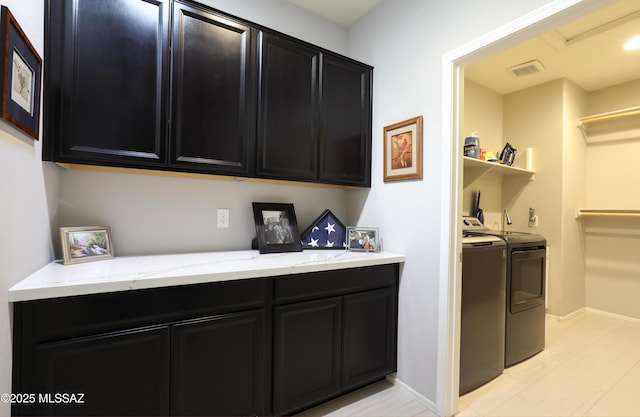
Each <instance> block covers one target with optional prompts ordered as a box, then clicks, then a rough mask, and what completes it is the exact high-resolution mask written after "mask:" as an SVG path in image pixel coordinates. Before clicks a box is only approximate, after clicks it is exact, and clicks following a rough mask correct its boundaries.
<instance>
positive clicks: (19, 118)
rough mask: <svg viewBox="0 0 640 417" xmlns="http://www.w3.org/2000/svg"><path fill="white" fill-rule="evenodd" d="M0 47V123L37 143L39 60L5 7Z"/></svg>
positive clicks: (40, 61) (0, 33)
mask: <svg viewBox="0 0 640 417" xmlns="http://www.w3.org/2000/svg"><path fill="white" fill-rule="evenodd" d="M0 45H2V53H1V54H0V55H1V57H0V64H1V65H0V68H2V77H0V91H2V103H0V105H1V107H2V119H4V120H5V121H7V122H9V123H10V124H12V125H13V126H15V127H16V128H18V129H20V130H22V131H23V132H25V133H27V134H28V135H29V136H31V137H33V138H34V139H36V140H37V139H38V138H39V136H40V132H39V130H40V85H41V80H42V58H40V55H38V53H37V52H36V50H35V48H34V47H33V45H32V44H31V42H29V39H28V38H27V36H26V35H25V34H24V32H23V31H22V28H21V27H20V25H19V24H18V22H17V21H16V19H15V17H13V15H12V14H11V12H10V11H9V9H8V8H7V7H5V6H2V9H1V15H0Z"/></svg>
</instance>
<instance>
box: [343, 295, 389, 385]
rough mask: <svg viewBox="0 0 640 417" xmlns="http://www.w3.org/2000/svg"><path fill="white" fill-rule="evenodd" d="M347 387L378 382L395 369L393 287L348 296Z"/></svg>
mask: <svg viewBox="0 0 640 417" xmlns="http://www.w3.org/2000/svg"><path fill="white" fill-rule="evenodd" d="M342 306H343V307H342V308H343V314H344V328H343V335H344V350H343V364H342V386H343V388H350V387H358V386H362V385H363V384H365V383H368V382H371V381H375V380H376V379H379V378H380V375H386V374H388V373H389V372H390V371H391V370H393V369H395V364H396V355H395V352H396V350H395V341H396V339H395V334H396V321H397V319H396V301H395V295H394V290H393V288H383V289H380V290H375V291H367V292H364V293H360V294H353V295H348V296H345V297H344V301H343V303H342Z"/></svg>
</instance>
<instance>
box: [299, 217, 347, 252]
mask: <svg viewBox="0 0 640 417" xmlns="http://www.w3.org/2000/svg"><path fill="white" fill-rule="evenodd" d="M301 239H302V247H303V248H304V249H344V248H345V247H346V241H347V231H346V229H345V227H344V225H343V224H342V222H340V220H338V218H337V217H336V216H334V215H333V213H331V211H330V210H325V212H324V213H322V215H321V216H320V217H318V218H317V219H316V221H315V222H313V223H312V224H311V226H309V227H308V228H307V229H306V230H305V231H304V232H303V233H302V235H301Z"/></svg>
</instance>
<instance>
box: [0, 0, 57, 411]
mask: <svg viewBox="0 0 640 417" xmlns="http://www.w3.org/2000/svg"><path fill="white" fill-rule="evenodd" d="M2 5H3V6H7V7H8V8H9V10H11V12H12V14H13V15H14V16H15V18H16V20H17V21H18V23H19V24H20V26H21V27H22V29H23V30H24V32H25V33H26V35H27V36H28V37H29V39H30V41H31V43H32V44H33V46H34V47H35V48H36V50H37V51H38V53H39V55H40V56H41V57H42V55H43V48H44V38H43V36H44V35H43V34H44V27H43V25H42V22H43V19H44V17H43V16H44V14H43V2H42V1H40V0H5V1H3V2H2ZM40 153H41V142H40V141H34V140H32V139H31V138H30V137H29V136H27V135H25V134H24V133H22V132H21V131H18V130H16V129H14V128H13V127H11V126H10V125H8V124H7V123H5V122H4V121H2V122H0V193H1V195H2V204H0V230H1V231H2V232H1V236H2V239H0V393H9V392H11V340H12V334H11V333H12V330H11V329H12V327H11V316H12V311H13V310H12V306H11V305H10V304H9V303H8V302H7V289H8V288H9V287H11V286H12V285H14V284H16V283H17V282H18V281H20V280H21V279H22V278H24V277H25V276H27V275H29V274H30V273H32V272H34V271H35V270H37V269H38V268H39V267H40V266H42V265H44V264H46V263H47V262H48V261H49V259H50V253H51V250H50V241H51V237H50V236H51V235H50V229H49V219H50V217H55V207H54V201H55V195H56V193H57V178H56V174H55V172H51V171H49V170H48V169H47V168H46V167H43V165H42V164H41V163H40ZM49 196H53V197H51V198H50V197H49ZM49 207H51V213H50V210H49ZM9 414H10V407H9V405H8V404H4V403H0V415H9Z"/></svg>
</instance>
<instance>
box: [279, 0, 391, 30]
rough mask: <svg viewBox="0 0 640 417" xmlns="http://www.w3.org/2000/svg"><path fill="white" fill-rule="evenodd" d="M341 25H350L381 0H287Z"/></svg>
mask: <svg viewBox="0 0 640 417" xmlns="http://www.w3.org/2000/svg"><path fill="white" fill-rule="evenodd" d="M287 1H288V2H289V3H293V4H295V5H297V6H300V7H302V8H303V9H307V10H309V11H310V12H313V13H315V14H317V15H320V16H322V17H324V18H326V19H328V20H331V21H332V22H335V23H337V24H339V25H341V26H350V25H352V24H353V23H355V22H356V21H357V20H358V19H360V18H361V17H362V16H364V15H365V14H367V13H368V12H369V10H371V9H373V8H374V7H375V5H376V4H378V3H380V1H381V0H287Z"/></svg>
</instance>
